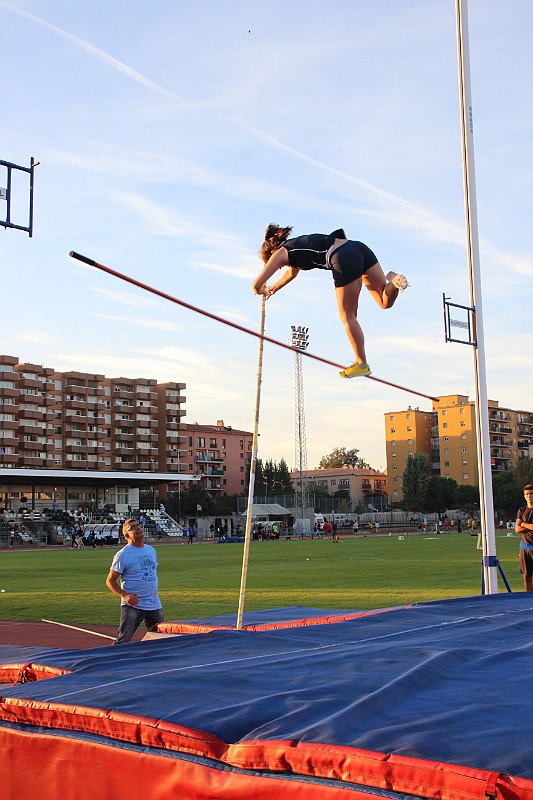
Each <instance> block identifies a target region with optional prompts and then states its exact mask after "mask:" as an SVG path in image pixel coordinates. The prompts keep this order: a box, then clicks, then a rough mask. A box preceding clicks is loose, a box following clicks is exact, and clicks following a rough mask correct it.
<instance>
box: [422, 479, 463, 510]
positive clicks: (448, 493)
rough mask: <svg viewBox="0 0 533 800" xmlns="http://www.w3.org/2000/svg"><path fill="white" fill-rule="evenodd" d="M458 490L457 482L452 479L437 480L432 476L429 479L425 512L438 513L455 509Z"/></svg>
mask: <svg viewBox="0 0 533 800" xmlns="http://www.w3.org/2000/svg"><path fill="white" fill-rule="evenodd" d="M458 488H459V487H458V486H457V481H455V480H454V479H453V478H438V477H437V476H435V475H434V476H433V477H431V478H430V479H429V483H428V488H427V493H426V508H425V510H426V511H436V512H437V513H439V512H442V511H447V510H448V509H449V508H455V504H456V497H457V489H458Z"/></svg>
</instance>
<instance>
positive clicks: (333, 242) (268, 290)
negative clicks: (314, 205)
mask: <svg viewBox="0 0 533 800" xmlns="http://www.w3.org/2000/svg"><path fill="white" fill-rule="evenodd" d="M291 232H292V228H281V227H280V226H279V225H276V224H275V223H270V225H269V226H268V228H267V229H266V231H265V241H264V242H263V244H262V245H261V250H260V255H261V258H262V259H263V261H264V263H265V266H264V268H263V270H262V271H261V272H260V273H259V275H258V276H257V278H256V279H255V281H254V283H253V289H254V292H255V293H256V294H262V295H265V296H266V297H272V295H273V294H275V293H276V292H278V291H279V290H280V289H282V288H283V286H286V285H287V284H288V283H290V282H291V281H293V280H294V279H295V278H297V277H298V275H299V274H300V271H301V270H305V271H307V270H310V269H327V270H330V271H331V274H332V276H333V283H334V284H335V295H336V297H337V306H338V309H339V317H340V319H341V322H342V324H343V325H344V328H345V330H346V335H347V336H348V341H349V342H350V344H351V346H352V350H353V352H354V356H355V361H354V363H353V364H351V365H350V366H349V367H346V368H345V369H343V370H342V371H341V373H340V376H341V378H358V377H360V376H365V375H366V376H367V377H368V376H369V375H370V373H371V369H370V367H369V366H368V363H367V360H366V353H365V337H364V334H363V330H362V328H361V326H360V324H359V322H358V321H357V309H358V305H359V295H360V294H361V289H362V287H363V284H364V285H365V286H366V288H367V289H368V291H369V292H370V295H371V297H372V298H373V299H374V300H375V301H376V303H377V304H378V306H379V307H380V308H383V309H387V308H392V306H393V305H394V303H395V302H396V298H397V297H398V293H399V292H403V291H404V289H407V286H408V283H407V279H406V277H405V275H400V274H398V273H396V272H389V273H388V275H387V276H386V277H385V275H384V274H383V270H382V269H381V265H380V263H379V261H378V260H377V258H376V256H375V255H374V253H373V252H372V250H371V249H370V247H368V245H366V244H364V243H363V242H353V241H351V240H350V239H348V238H347V237H346V234H345V233H344V231H343V230H342V228H339V229H338V230H336V231H333V233H330V234H327V235H325V234H323V233H311V234H309V235H307V236H297V237H296V238H294V239H289V235H290V234H291ZM284 267H287V269H286V270H285V272H284V273H283V275H282V276H281V278H280V279H279V280H278V281H276V283H274V284H272V285H271V286H267V285H266V282H267V281H268V280H269V278H271V277H272V276H273V275H274V274H275V273H276V272H277V270H278V269H283V268H284Z"/></svg>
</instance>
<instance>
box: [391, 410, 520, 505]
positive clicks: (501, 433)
mask: <svg viewBox="0 0 533 800" xmlns="http://www.w3.org/2000/svg"><path fill="white" fill-rule="evenodd" d="M488 411H489V437H490V457H491V467H492V472H493V473H495V472H509V471H510V470H512V469H513V468H514V467H516V465H517V464H518V462H519V461H520V459H522V458H529V457H531V455H532V454H533V412H531V411H523V410H516V409H510V408H500V406H499V402H498V401H497V400H489V401H488ZM385 439H386V448H387V474H388V476H389V501H390V502H394V501H398V500H401V498H402V496H403V495H402V475H403V472H404V470H405V465H406V462H407V458H408V456H409V455H414V454H415V453H425V454H426V455H427V456H428V458H429V461H430V464H431V465H432V472H433V475H436V476H438V477H442V478H453V479H454V480H455V481H457V483H458V484H459V485H465V484H470V485H477V484H478V480H479V478H478V461H477V441H476V418H475V406H474V402H473V401H469V399H468V396H466V395H460V394H452V395H447V396H445V397H441V398H440V399H439V400H434V401H433V408H432V410H431V411H422V410H420V409H419V408H411V407H409V408H408V409H406V410H404V411H394V412H387V413H386V414H385Z"/></svg>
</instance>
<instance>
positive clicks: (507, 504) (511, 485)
mask: <svg viewBox="0 0 533 800" xmlns="http://www.w3.org/2000/svg"><path fill="white" fill-rule="evenodd" d="M528 460H529V459H528ZM492 494H493V496H494V510H495V511H497V512H498V513H499V514H502V515H504V516H510V517H513V518H516V512H517V511H518V509H519V508H520V506H523V505H524V494H523V490H522V488H521V486H520V484H519V483H518V482H517V481H516V479H515V477H514V475H513V473H511V472H499V473H498V474H496V475H493V476H492Z"/></svg>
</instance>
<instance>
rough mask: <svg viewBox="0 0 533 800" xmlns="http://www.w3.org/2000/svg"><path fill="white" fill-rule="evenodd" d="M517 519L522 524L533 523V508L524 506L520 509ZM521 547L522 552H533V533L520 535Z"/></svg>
mask: <svg viewBox="0 0 533 800" xmlns="http://www.w3.org/2000/svg"><path fill="white" fill-rule="evenodd" d="M517 519H519V520H520V522H528V523H532V522H533V508H529V507H528V506H524V508H519V509H518V514H517ZM520 547H521V549H522V550H533V531H528V530H526V531H522V533H521V534H520Z"/></svg>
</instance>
